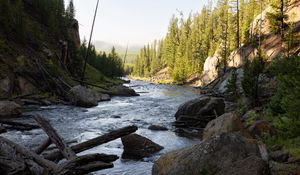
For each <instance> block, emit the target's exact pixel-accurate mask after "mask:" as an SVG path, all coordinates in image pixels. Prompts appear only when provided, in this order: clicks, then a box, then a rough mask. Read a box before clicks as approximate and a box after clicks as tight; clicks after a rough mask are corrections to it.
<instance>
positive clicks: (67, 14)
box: [66, 0, 75, 20]
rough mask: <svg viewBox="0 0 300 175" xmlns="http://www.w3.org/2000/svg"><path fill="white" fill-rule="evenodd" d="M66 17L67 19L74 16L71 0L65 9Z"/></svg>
mask: <svg viewBox="0 0 300 175" xmlns="http://www.w3.org/2000/svg"><path fill="white" fill-rule="evenodd" d="M66 17H67V19H69V20H72V19H74V18H75V8H74V3H73V0H70V2H69V5H68V7H67V9H66Z"/></svg>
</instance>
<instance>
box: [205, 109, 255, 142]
mask: <svg viewBox="0 0 300 175" xmlns="http://www.w3.org/2000/svg"><path fill="white" fill-rule="evenodd" d="M230 132H240V133H241V134H243V135H244V136H245V137H248V138H250V137H251V135H250V133H249V132H248V131H247V130H246V129H245V128H244V125H243V123H242V122H241V120H240V118H239V117H237V115H236V114H234V113H225V114H223V115H221V116H220V117H218V118H216V119H214V120H212V121H210V122H209V123H208V124H207V125H206V127H205V129H204V133H203V139H208V138H210V137H213V136H217V135H220V134H222V133H230Z"/></svg>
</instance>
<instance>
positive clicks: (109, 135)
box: [44, 126, 138, 160]
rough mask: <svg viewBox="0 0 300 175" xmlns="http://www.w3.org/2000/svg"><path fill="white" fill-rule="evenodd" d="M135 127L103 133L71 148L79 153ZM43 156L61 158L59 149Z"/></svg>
mask: <svg viewBox="0 0 300 175" xmlns="http://www.w3.org/2000/svg"><path fill="white" fill-rule="evenodd" d="M137 129H138V128H137V127H136V126H128V127H125V128H122V129H118V130H115V131H112V132H109V133H107V134H104V135H103V136H99V137H96V138H94V139H91V140H88V141H86V142H82V143H79V144H77V145H74V146H71V149H72V150H73V151H74V152H75V153H80V152H82V151H85V150H88V149H91V148H93V147H96V146H99V145H101V144H104V143H107V142H110V141H112V140H116V139H118V138H121V137H123V136H126V135H129V134H131V133H134V132H135V131H136V130H137ZM44 157H45V158H46V159H48V160H60V159H62V158H63V157H62V154H61V153H60V151H54V152H51V153H50V154H46V155H45V156H44Z"/></svg>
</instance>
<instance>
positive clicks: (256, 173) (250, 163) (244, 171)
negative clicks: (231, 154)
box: [216, 156, 269, 175]
mask: <svg viewBox="0 0 300 175" xmlns="http://www.w3.org/2000/svg"><path fill="white" fill-rule="evenodd" d="M262 174H265V175H268V174H269V173H268V168H267V165H266V163H265V162H264V161H263V160H262V159H261V158H260V157H257V156H250V157H247V158H245V159H243V160H241V161H237V162H234V163H233V164H232V165H231V166H229V167H228V168H224V169H222V171H219V172H218V173H217V174H216V175H262Z"/></svg>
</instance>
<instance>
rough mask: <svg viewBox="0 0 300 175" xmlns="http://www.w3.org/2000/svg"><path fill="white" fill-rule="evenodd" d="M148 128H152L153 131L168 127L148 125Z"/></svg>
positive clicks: (164, 129) (165, 129) (163, 129)
mask: <svg viewBox="0 0 300 175" xmlns="http://www.w3.org/2000/svg"><path fill="white" fill-rule="evenodd" d="M148 129H149V130H153V131H167V130H168V128H166V127H165V126H160V125H150V126H149V127H148Z"/></svg>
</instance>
